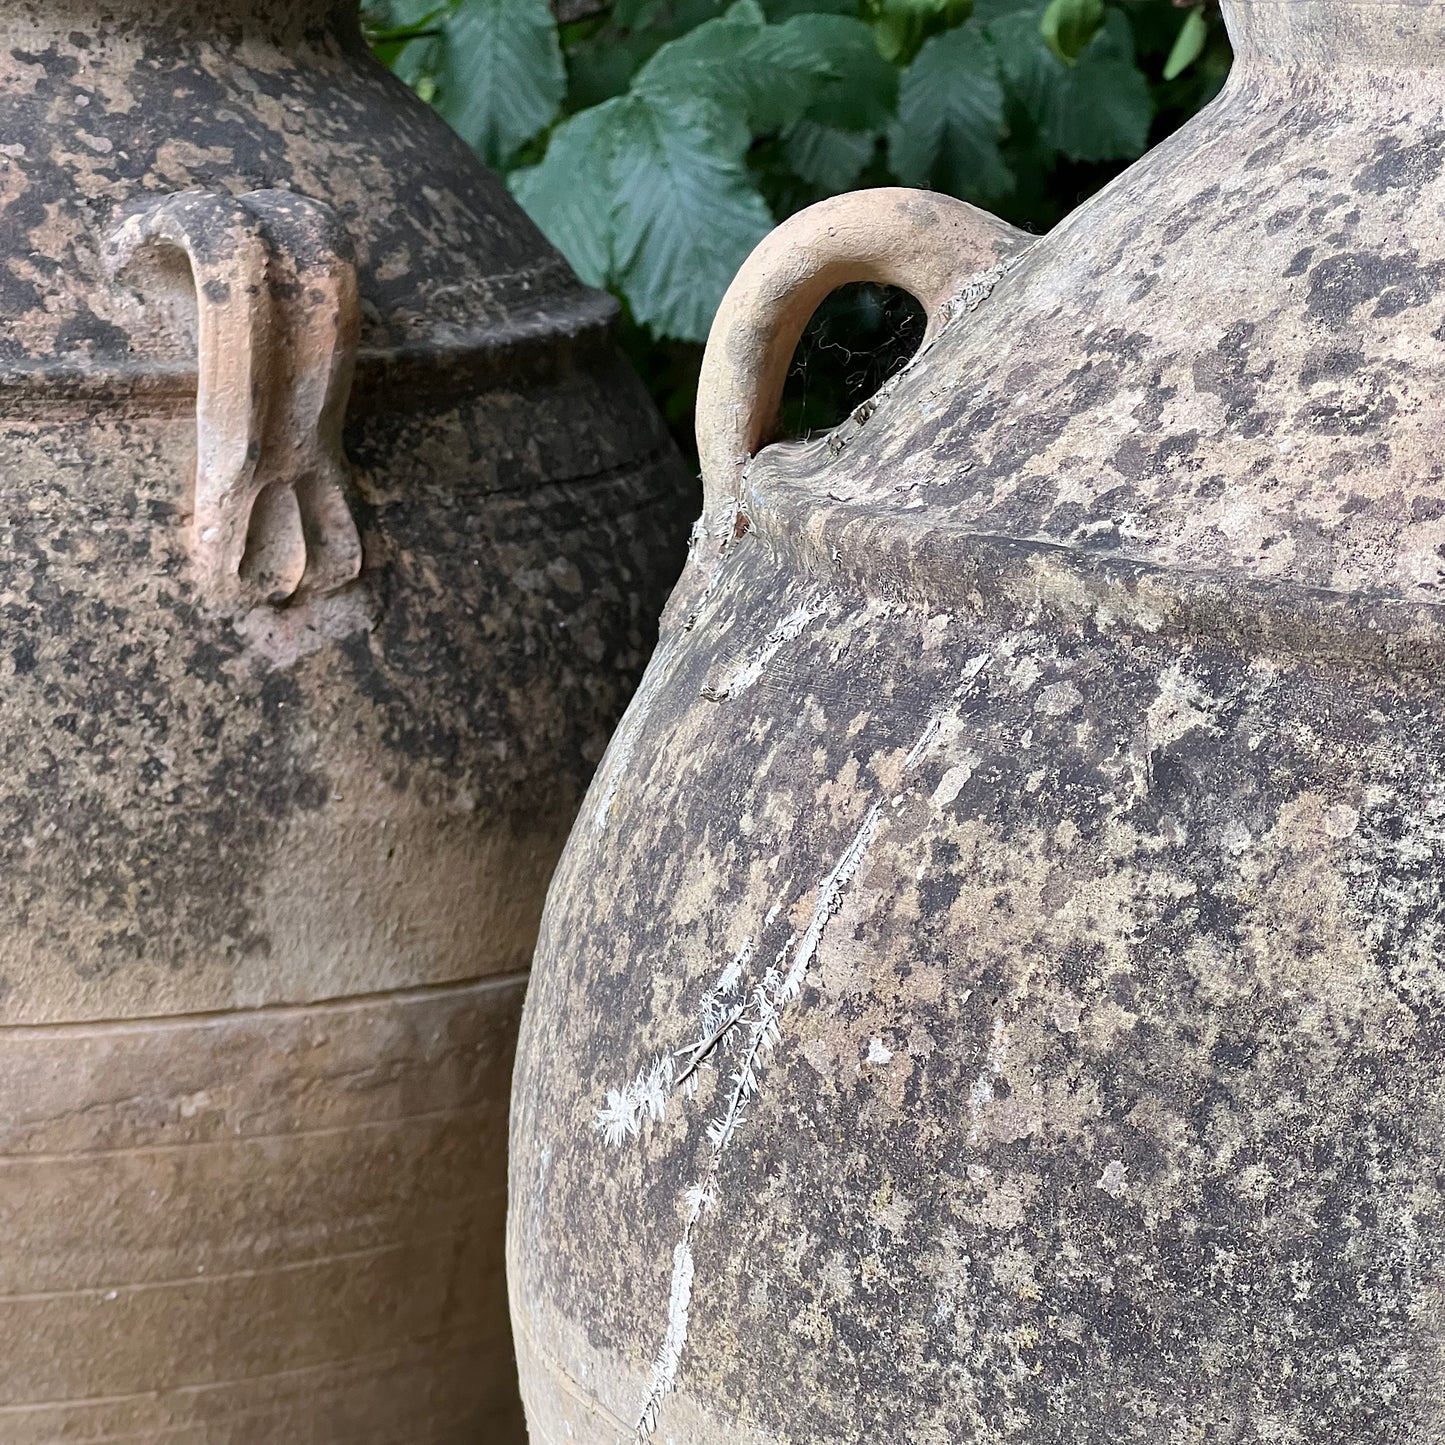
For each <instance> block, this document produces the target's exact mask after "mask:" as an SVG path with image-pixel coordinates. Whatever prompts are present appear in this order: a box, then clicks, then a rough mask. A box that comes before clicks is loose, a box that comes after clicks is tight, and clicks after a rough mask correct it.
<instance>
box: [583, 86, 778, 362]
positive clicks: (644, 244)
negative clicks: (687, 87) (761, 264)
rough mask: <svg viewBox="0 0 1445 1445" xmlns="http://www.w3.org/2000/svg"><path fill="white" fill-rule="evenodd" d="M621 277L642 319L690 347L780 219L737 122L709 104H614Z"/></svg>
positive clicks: (636, 98)
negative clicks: (748, 160) (761, 188)
mask: <svg viewBox="0 0 1445 1445" xmlns="http://www.w3.org/2000/svg"><path fill="white" fill-rule="evenodd" d="M610 104H612V105H614V106H616V107H618V109H617V111H616V112H615V117H614V119H613V122H612V125H613V139H614V147H615V148H614V152H613V161H612V177H611V179H612V184H613V187H614V192H613V194H614V202H613V216H614V231H613V265H614V277H615V280H616V281H617V283H618V284H619V285H620V287H621V289H622V292H623V295H624V296H625V297H626V298H627V302H628V304H629V305H630V306H631V308H632V313H633V315H634V316H636V318H637V319H638V320H639V321H641V322H643V323H644V324H645V325H648V326H650V327H652V328H653V330H654V331H657V332H661V333H663V334H665V335H668V336H675V337H677V338H679V339H681V340H684V341H702V340H705V339H706V337H707V332H708V327H709V326H710V325H711V324H712V318H713V314H714V313H715V312H716V310H717V307H718V302H720V301H721V300H722V295H723V292H724V291H725V290H726V289H727V287H728V283H729V282H730V281H731V280H732V278H733V276H734V275H736V273H737V270H738V267H739V266H741V265H742V263H743V261H744V260H746V259H747V255H748V252H749V251H751V250H752V248H753V247H754V246H755V245H757V243H758V241H760V240H761V239H762V237H763V236H764V235H765V234H766V233H767V232H768V231H769V230H770V229H771V228H772V224H773V220H772V217H771V216H770V215H769V214H768V208H767V206H766V205H765V204H764V202H763V198H762V196H760V195H759V194H758V191H757V188H756V186H754V184H753V182H752V179H751V177H750V176H749V174H748V171H747V167H746V166H745V165H744V163H743V159H742V155H743V149H744V148H745V146H746V144H747V136H746V133H744V134H743V136H742V145H738V143H737V141H738V136H737V132H736V129H735V127H734V125H733V123H732V122H731V121H730V120H729V118H728V117H726V116H724V115H722V114H721V113H720V112H719V108H718V107H717V106H715V105H713V104H711V103H709V102H707V101H705V100H701V99H699V100H693V101H687V102H670V103H668V104H667V105H662V104H659V103H658V102H657V101H655V100H652V99H650V98H649V97H647V96H643V95H630V96H627V97H625V98H624V99H622V100H619V101H613V102H610Z"/></svg>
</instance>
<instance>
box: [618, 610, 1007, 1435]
mask: <svg viewBox="0 0 1445 1445" xmlns="http://www.w3.org/2000/svg"><path fill="white" fill-rule="evenodd" d="M804 610H805V609H802V608H800V609H799V613H801V612H802V611H804ZM793 615H794V617H796V616H798V615H799V614H797V613H795V614H793ZM801 625H805V624H800V626H801ZM989 660H990V659H989V655H988V654H987V653H984V654H981V655H980V656H978V657H974V658H971V659H970V660H969V661H968V662H967V663H966V664H965V666H964V668H963V670H962V675H961V676H960V678H959V681H958V683H957V684H956V685H955V687H954V688H953V689H952V691H951V693H950V695H949V698H948V701H947V703H946V704H945V705H944V706H943V707H941V708H939V709H938V711H936V712H935V713H933V714H932V715H931V716H930V717H929V718H928V720H927V722H926V723H925V724H924V727H923V729H922V731H921V732H920V734H919V737H918V739H917V741H916V742H915V743H914V745H913V747H912V748H911V749H910V750H909V752H908V754H907V757H906V760H905V763H904V771H905V772H912V771H914V770H915V769H916V768H917V767H918V765H919V764H920V763H921V762H922V761H923V759H924V758H925V757H926V756H927V755H928V753H929V752H930V751H931V750H932V749H933V747H934V746H935V745H936V744H937V743H938V742H939V741H940V739H941V738H942V736H943V732H944V723H945V721H946V719H947V718H948V717H949V716H950V714H951V712H952V710H953V709H954V708H956V707H957V705H958V704H959V702H960V701H961V700H962V699H963V698H964V697H965V696H967V695H968V694H970V693H971V692H972V690H973V688H974V686H975V684H976V683H977V682H978V679H979V678H980V676H981V675H982V674H983V672H984V670H985V668H986V667H987V665H988V662H989ZM902 802H903V795H902V794H900V795H899V796H897V797H895V798H893V799H892V800H891V806H892V807H893V808H894V809H895V810H896V809H897V808H898V807H899V806H900V805H901V804H902ZM884 808H885V802H884V801H882V800H880V801H876V802H874V803H873V804H872V805H871V806H870V807H869V809H868V811H867V813H866V814H865V815H864V817H863V821H862V822H861V823H860V824H859V826H858V829H857V831H856V832H855V833H854V834H853V837H852V838H851V839H850V841H849V843H848V845H847V847H846V848H844V850H843V852H842V854H841V855H840V856H839V858H838V860H837V862H836V863H835V864H834V865H833V868H832V870H831V871H830V872H829V873H828V875H827V876H826V877H825V878H824V879H823V880H822V882H821V883H820V884H819V886H818V892H817V899H816V902H815V903H814V906H813V911H812V914H811V916H810V918H809V921H808V926H807V927H806V928H805V929H804V931H803V933H802V934H801V936H800V935H799V934H798V933H796V932H793V933H791V934H790V935H789V936H788V938H787V940H786V941H785V942H784V944H783V945H782V947H781V948H780V949H779V950H778V952H777V954H776V955H775V957H774V960H773V962H772V964H771V965H770V966H769V967H768V968H767V970H766V971H765V972H764V974H763V977H762V979H761V980H760V981H759V982H757V983H756V984H754V985H753V987H752V989H751V991H750V993H749V994H748V997H747V998H746V1000H745V1001H744V1002H742V1003H740V1004H737V1005H732V1004H731V1000H732V999H733V998H734V997H736V994H737V991H738V987H739V985H740V983H741V982H742V978H743V974H744V971H745V970H746V968H747V965H748V964H749V963H750V962H751V961H752V958H753V954H754V943H753V940H752V938H751V937H749V938H747V939H745V940H744V942H743V944H742V946H741V947H740V948H739V949H738V951H737V953H736V954H734V955H733V957H732V958H731V959H730V960H729V961H728V963H727V964H726V965H725V966H724V968H723V970H722V972H721V973H720V974H719V976H718V980H717V982H716V983H715V984H714V985H713V986H712V988H710V989H709V990H708V992H707V993H706V994H705V995H704V997H703V1000H702V1004H701V1006H700V1008H699V1020H700V1023H701V1028H702V1032H701V1035H700V1037H699V1039H698V1040H697V1042H695V1043H694V1044H691V1045H689V1046H687V1047H685V1048H682V1049H679V1050H677V1051H676V1052H675V1053H671V1054H661V1055H659V1056H657V1057H656V1058H655V1059H654V1060H653V1062H652V1063H651V1064H650V1065H648V1066H647V1067H646V1068H644V1069H643V1070H641V1071H640V1072H639V1073H638V1075H637V1076H636V1078H635V1079H634V1080H632V1082H631V1083H630V1084H626V1085H623V1087H622V1088H621V1089H612V1090H608V1092H607V1097H606V1102H605V1103H604V1104H603V1105H602V1107H601V1108H600V1109H599V1110H598V1111H597V1115H596V1119H595V1122H596V1127H597V1128H598V1129H600V1130H601V1131H602V1132H603V1135H604V1137H605V1139H606V1141H607V1143H609V1144H621V1143H623V1142H625V1141H626V1140H627V1139H628V1138H636V1137H638V1135H640V1133H641V1127H642V1123H643V1121H644V1119H646V1118H653V1119H657V1120H661V1119H662V1118H663V1117H664V1115H665V1112H666V1102H667V1095H668V1093H669V1092H671V1091H675V1090H676V1089H678V1088H682V1087H686V1088H687V1090H688V1092H689V1093H691V1092H692V1091H693V1090H694V1089H695V1088H696V1085H697V1078H696V1071H697V1067H698V1065H699V1064H700V1063H701V1062H702V1060H703V1058H704V1057H705V1056H706V1055H707V1054H709V1053H711V1052H712V1051H713V1050H715V1049H717V1048H719V1047H722V1046H723V1045H724V1044H725V1043H726V1041H727V1040H728V1039H729V1038H730V1037H731V1036H732V1035H733V1034H734V1033H737V1032H739V1031H741V1032H742V1035H743V1037H744V1039H745V1041H746V1042H745V1046H744V1048H743V1050H742V1054H741V1057H740V1059H739V1061H738V1063H737V1066H736V1068H735V1069H734V1070H733V1072H732V1074H731V1076H730V1079H729V1084H730V1088H729V1090H728V1095H727V1100H726V1103H725V1104H724V1105H723V1108H722V1110H721V1111H720V1112H719V1113H718V1114H717V1116H716V1117H715V1118H713V1119H712V1120H711V1121H710V1122H709V1123H708V1126H707V1143H708V1153H707V1159H706V1163H705V1165H704V1167H703V1170H702V1173H701V1175H700V1176H699V1177H698V1179H697V1180H696V1181H695V1182H694V1183H693V1184H691V1185H690V1186H689V1187H688V1188H687V1189H686V1190H685V1191H684V1194H683V1204H684V1206H685V1209H686V1216H685V1219H684V1223H683V1229H682V1237H681V1238H680V1239H679V1240H678V1242H677V1244H676V1245H675V1246H674V1247H673V1256H672V1274H671V1280H670V1284H669V1288H668V1304H667V1323H666V1326H665V1328H664V1331H663V1337H662V1341H661V1343H660V1344H659V1345H658V1348H657V1352H656V1354H655V1355H654V1357H653V1362H652V1369H651V1376H650V1380H649V1384H648V1389H647V1394H646V1396H645V1398H644V1400H643V1403H642V1406H641V1409H640V1410H639V1411H638V1415H637V1422H636V1425H635V1427H634V1431H633V1436H634V1439H635V1440H636V1441H637V1442H640V1445H645V1442H647V1441H650V1440H651V1439H652V1437H653V1434H654V1432H655V1431H656V1429H657V1423H658V1418H659V1416H660V1413H661V1410H662V1403H663V1401H664V1400H665V1399H666V1397H667V1396H668V1395H669V1394H671V1393H672V1391H673V1390H674V1389H675V1388H676V1384H677V1373H678V1370H679V1368H680V1367H681V1364H682V1357H683V1352H684V1349H685V1348H686V1345H687V1332H688V1321H689V1317H690V1313H691V1309H692V1291H693V1282H694V1277H695V1260H694V1255H693V1237H694V1234H695V1233H696V1230H697V1226H698V1224H699V1222H700V1220H701V1219H702V1217H703V1215H704V1214H706V1213H708V1212H709V1211H710V1210H712V1209H713V1208H714V1206H715V1205H716V1203H717V1191H718V1178H719V1174H720V1172H721V1167H722V1160H723V1155H724V1154H725V1152H726V1151H727V1148H728V1145H729V1144H730V1143H731V1142H732V1140H733V1138H734V1137H735V1136H736V1134H737V1131H738V1129H739V1128H740V1127H741V1125H742V1124H743V1122H744V1120H745V1118H746V1115H747V1107H748V1104H749V1102H750V1101H751V1100H752V1099H753V1098H754V1097H756V1095H757V1094H758V1092H759V1089H760V1074H761V1070H762V1067H763V1064H764V1062H765V1060H766V1059H767V1058H768V1056H769V1055H770V1054H772V1052H773V1051H774V1050H775V1049H776V1048H777V1046H778V1045H779V1044H780V1043H781V1042H782V1038H783V1029H782V1024H783V1015H784V1013H785V1012H786V1010H787V1009H788V1007H789V1005H790V1004H792V1003H793V1002H794V1001H795V1000H796V999H797V998H798V997H799V996H800V995H801V993H802V990H803V983H804V980H805V979H806V977H807V974H808V970H809V969H810V968H811V967H812V965H813V962H814V960H815V959H816V957H817V953H818V949H819V946H820V945H821V943H822V941H823V935H824V933H825V932H826V930H827V927H828V924H829V922H830V921H831V919H832V918H833V917H834V915H836V914H837V912H838V911H839V909H840V908H841V907H842V906H843V900H844V899H845V897H846V896H847V893H848V890H849V888H850V886H851V885H852V883H853V880H854V878H855V877H856V876H857V873H858V870H859V869H860V867H861V866H862V864H863V860H864V858H865V857H866V855H867V853H868V849H869V847H870V846H871V845H872V842H873V839H874V837H875V836H876V835H877V833H878V829H879V827H880V826H881V824H882V821H883V814H884ZM779 911H780V910H779V908H778V906H776V905H775V906H774V907H773V908H772V909H770V910H769V913H768V916H767V919H766V920H765V927H767V926H769V925H771V924H772V922H773V921H774V919H775V918H776V917H777V915H778V913H779ZM1001 1029H1002V1021H1000V1024H999V1028H998V1029H996V1030H995V1033H996V1039H995V1044H996V1049H997V1048H1001V1047H1002V1042H1001ZM994 1052H995V1051H991V1053H990V1061H989V1065H988V1066H986V1067H992V1066H993V1063H994ZM683 1058H686V1059H688V1063H687V1065H686V1067H685V1068H684V1069H683V1071H682V1072H681V1073H678V1071H677V1069H676V1063H675V1061H676V1060H678V1059H683ZM1001 1069H1002V1058H1001V1056H1000V1057H999V1058H998V1061H997V1071H1001ZM990 1092H991V1090H990Z"/></svg>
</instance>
